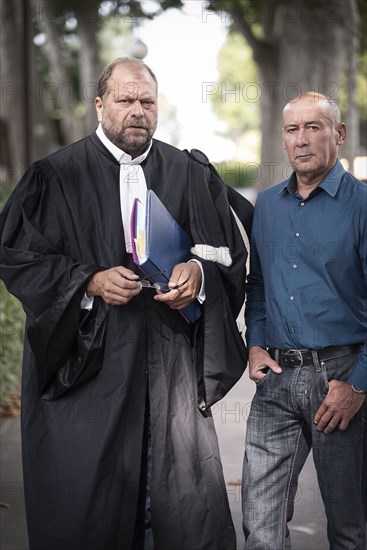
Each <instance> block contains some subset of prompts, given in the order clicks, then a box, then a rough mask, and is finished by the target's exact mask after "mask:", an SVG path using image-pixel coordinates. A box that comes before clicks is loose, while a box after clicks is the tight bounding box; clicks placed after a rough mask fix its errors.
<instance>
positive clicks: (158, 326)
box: [0, 134, 252, 550]
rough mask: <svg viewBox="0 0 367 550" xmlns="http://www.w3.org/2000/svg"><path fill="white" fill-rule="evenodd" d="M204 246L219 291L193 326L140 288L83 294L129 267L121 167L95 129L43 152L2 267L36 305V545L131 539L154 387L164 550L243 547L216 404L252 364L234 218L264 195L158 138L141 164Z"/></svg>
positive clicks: (32, 485)
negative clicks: (240, 317)
mask: <svg viewBox="0 0 367 550" xmlns="http://www.w3.org/2000/svg"><path fill="white" fill-rule="evenodd" d="M142 167H143V169H144V173H145V177H146V180H147V185H148V187H151V188H152V189H154V191H155V192H156V193H157V195H158V196H159V197H160V198H161V200H162V201H163V202H164V204H165V205H166V206H167V208H168V209H169V210H170V211H171V214H172V215H173V216H174V217H175V218H176V219H177V221H178V222H179V223H181V224H182V225H183V226H184V227H185V228H186V229H187V230H188V231H189V232H190V234H191V235H192V236H193V239H194V242H195V243H196V244H210V245H212V246H214V247H222V246H223V245H227V248H228V254H229V256H230V258H231V261H232V264H231V265H229V266H223V265H220V264H218V263H214V262H212V261H210V259H209V260H203V268H204V272H205V286H206V294H207V298H206V302H205V305H204V306H203V316H202V319H201V320H200V321H199V322H198V323H196V324H195V325H189V324H188V323H186V321H185V320H184V319H183V318H182V317H181V316H180V314H179V313H177V312H176V311H173V310H170V309H169V308H168V307H167V306H166V305H165V304H159V303H157V302H155V301H154V300H153V291H151V290H149V289H143V291H142V292H141V293H140V294H139V296H137V297H135V298H134V299H133V300H131V301H130V302H129V303H128V304H127V305H125V306H119V307H116V306H107V305H106V304H105V303H104V302H103V301H102V300H100V299H99V298H96V299H95V300H94V305H93V309H92V311H90V312H87V311H85V310H81V309H80V301H81V298H82V296H83V294H84V291H85V288H86V285H87V283H88V280H89V278H90V276H91V275H92V274H93V273H94V272H96V271H99V270H100V269H101V268H109V267H112V266H115V265H125V266H127V267H130V268H132V269H134V268H133V265H132V261H131V257H130V255H128V254H126V253H125V243H124V237H123V227H122V221H121V212H120V199H119V183H118V182H119V165H118V163H117V162H116V160H115V159H114V158H113V157H112V156H111V155H110V153H109V152H108V151H107V150H106V149H105V147H104V146H103V145H102V144H101V143H100V141H99V139H98V138H97V137H96V135H95V134H92V135H91V136H89V137H87V138H85V139H83V140H81V141H79V142H77V143H76V144H73V145H71V146H68V147H66V148H64V149H62V150H61V151H59V152H57V153H54V154H53V155H50V156H49V157H47V158H46V159H43V160H41V161H38V162H36V163H34V164H33V165H32V166H31V167H30V169H29V170H28V171H27V173H26V174H25V176H24V177H23V178H22V180H21V182H20V183H19V185H18V186H17V188H16V190H15V192H14V193H13V195H12V197H11V198H10V200H9V201H8V203H7V205H6V207H5V209H4V211H3V213H2V216H1V226H0V227H1V232H2V248H1V277H2V278H3V280H4V281H5V283H6V285H7V287H8V289H9V290H10V292H12V293H13V294H14V295H16V296H17V297H18V298H19V299H20V300H21V301H22V303H23V306H24V309H25V311H26V313H27V322H26V328H27V331H26V333H27V336H26V339H25V349H24V361H23V379H22V419H21V422H22V449H23V468H24V481H25V499H26V512H27V522H28V531H29V540H30V550H50V549H52V550H115V549H116V550H128V549H129V548H130V547H131V542H132V536H133V529H134V524H135V513H136V506H137V498H138V486H139V475H140V463H141V454H142V438H143V426H144V415H145V396H146V392H147V391H148V394H149V401H150V412H151V431H152V456H153V458H152V488H151V506H152V525H153V531H154V537H155V546H156V550H173V549H175V550H227V549H228V550H231V549H233V548H235V533H234V528H233V524H232V520H231V517H230V512H229V507H228V501H227V495H226V488H225V484H224V480H223V473H222V468H221V463H220V458H219V451H218V445H217V439H216V434H215V430H214V426H213V420H212V418H211V415H210V409H209V406H210V405H211V404H213V403H214V402H215V401H216V400H218V399H220V398H221V397H222V396H223V395H225V393H226V392H227V391H228V390H229V389H230V387H231V386H232V385H233V384H234V383H235V382H236V380H237V379H238V378H239V377H240V375H241V374H242V371H243V369H244V367H245V364H246V350H245V347H244V345H243V342H242V339H241V337H240V335H239V333H238V330H237V327H236V323H235V318H236V315H237V313H238V311H239V308H240V307H241V304H242V301H241V300H243V296H244V294H243V293H244V284H245V261H246V249H245V247H244V245H243V241H242V239H241V237H240V235H239V231H238V229H237V226H236V223H235V221H234V219H233V217H232V216H231V214H230V206H232V207H233V208H234V209H235V210H236V212H237V213H238V214H239V217H240V218H241V219H242V220H243V222H244V223H245V225H246V229H247V230H249V228H250V218H251V216H252V208H251V206H250V205H249V204H248V203H247V202H246V201H244V200H243V199H242V198H240V197H239V196H238V195H237V194H236V193H233V191H231V190H228V188H227V187H226V186H225V185H224V184H223V183H222V182H221V181H220V178H218V176H217V175H216V174H215V172H214V171H213V170H212V169H211V168H210V167H209V166H208V165H207V163H205V162H204V163H201V162H197V161H196V160H195V159H193V158H192V157H191V156H190V155H189V154H188V153H187V152H181V151H178V150H177V149H175V148H173V147H171V146H169V145H166V144H164V143H162V142H159V141H157V140H154V143H153V146H152V149H151V152H150V154H149V155H148V158H147V159H146V161H145V162H144V163H143V165H142Z"/></svg>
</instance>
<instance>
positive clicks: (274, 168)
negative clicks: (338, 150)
mask: <svg viewBox="0 0 367 550" xmlns="http://www.w3.org/2000/svg"><path fill="white" fill-rule="evenodd" d="M211 12H215V13H219V14H220V15H221V17H222V19H223V21H226V20H228V22H229V21H230V22H231V25H232V28H233V29H235V30H236V31H237V32H239V33H241V34H242V35H243V36H244V37H245V38H246V40H247V42H248V43H249V45H250V46H251V48H252V52H253V58H254V60H255V62H256V64H257V66H258V70H259V77H260V82H259V94H260V106H261V134H262V144H261V172H262V179H261V186H262V187H267V186H268V185H270V184H273V183H275V182H276V181H280V180H282V179H284V178H285V177H287V176H288V175H289V172H290V170H289V165H288V160H287V158H286V155H285V153H284V151H283V146H282V139H281V113H282V109H283V107H284V105H285V103H286V102H287V101H289V100H290V99H292V98H294V97H295V96H297V95H298V94H299V93H301V92H305V91H308V90H314V91H316V92H321V93H324V94H326V95H328V96H330V97H331V98H333V99H335V100H339V92H340V82H341V80H342V77H343V75H344V74H346V73H345V71H346V68H347V70H348V71H349V72H348V90H347V93H348V101H347V105H348V111H347V113H346V119H347V123H348V124H349V138H348V139H349V142H350V144H351V149H352V151H351V152H350V153H349V154H350V155H353V154H354V155H355V154H356V152H357V151H358V124H357V113H356V105H355V73H356V63H355V59H356V56H357V54H358V46H359V34H360V21H359V19H360V18H359V9H358V3H357V0H331V1H326V2H325V1H322V0H297V1H295V2H289V1H287V0H252V1H250V0H208V1H207V2H206V4H205V11H204V15H203V16H204V17H209V16H210V13H211ZM245 83H246V73H245V68H244V82H243V86H244V85H245ZM243 100H244V101H245V100H246V97H243Z"/></svg>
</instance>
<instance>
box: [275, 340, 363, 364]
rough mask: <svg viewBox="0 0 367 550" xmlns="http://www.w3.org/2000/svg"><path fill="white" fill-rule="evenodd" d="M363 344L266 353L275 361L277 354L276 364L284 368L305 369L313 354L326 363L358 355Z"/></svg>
mask: <svg viewBox="0 0 367 550" xmlns="http://www.w3.org/2000/svg"><path fill="white" fill-rule="evenodd" d="M362 349H363V344H352V345H351V346H329V347H327V348H323V349H316V350H312V349H277V348H269V349H268V352H269V355H270V357H271V358H272V359H275V357H276V353H277V352H278V354H277V355H278V363H279V364H280V365H281V366H284V367H307V366H309V365H313V364H314V363H315V361H314V353H315V352H316V354H317V357H318V360H319V361H328V360H330V359H337V358H338V357H345V356H346V355H353V354H354V353H360V352H361V351H362Z"/></svg>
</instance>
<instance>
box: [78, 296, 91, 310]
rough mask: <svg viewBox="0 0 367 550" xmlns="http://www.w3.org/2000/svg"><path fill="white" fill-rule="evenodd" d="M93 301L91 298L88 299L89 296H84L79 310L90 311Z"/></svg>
mask: <svg viewBox="0 0 367 550" xmlns="http://www.w3.org/2000/svg"><path fill="white" fill-rule="evenodd" d="M93 301H94V298H93V296H92V297H91V298H89V296H87V295H86V294H84V296H83V298H82V301H81V302H80V309H87V310H88V311H90V310H91V309H92V307H93Z"/></svg>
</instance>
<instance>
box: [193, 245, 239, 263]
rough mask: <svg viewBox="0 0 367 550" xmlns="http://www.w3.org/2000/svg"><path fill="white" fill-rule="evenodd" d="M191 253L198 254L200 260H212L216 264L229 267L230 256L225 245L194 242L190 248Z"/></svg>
mask: <svg viewBox="0 0 367 550" xmlns="http://www.w3.org/2000/svg"><path fill="white" fill-rule="evenodd" d="M191 254H193V255H194V256H198V257H199V258H201V259H202V260H207V261H209V262H214V263H217V264H221V265H224V266H225V267H230V266H231V265H232V258H231V254H230V252H229V248H228V247H227V246H220V247H218V248H216V247H215V246H210V245H209V244H196V245H195V246H194V247H193V248H192V249H191Z"/></svg>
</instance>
